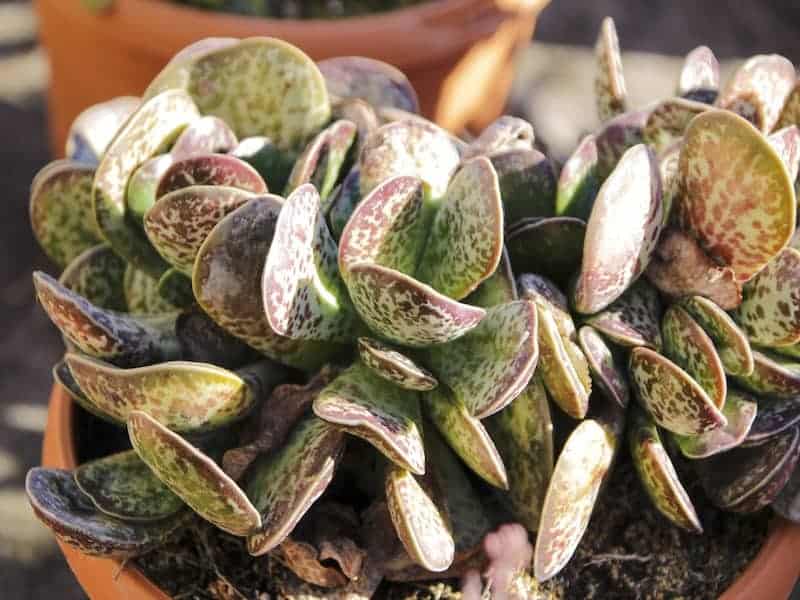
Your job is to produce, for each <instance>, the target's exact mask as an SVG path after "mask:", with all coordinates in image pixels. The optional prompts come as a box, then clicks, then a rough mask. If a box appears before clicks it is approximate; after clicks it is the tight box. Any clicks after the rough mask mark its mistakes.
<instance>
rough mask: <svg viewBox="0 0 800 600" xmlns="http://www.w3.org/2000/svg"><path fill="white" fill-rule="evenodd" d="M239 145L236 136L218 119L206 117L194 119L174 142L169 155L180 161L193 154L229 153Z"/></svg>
mask: <svg viewBox="0 0 800 600" xmlns="http://www.w3.org/2000/svg"><path fill="white" fill-rule="evenodd" d="M238 144H239V140H238V139H236V134H235V133H234V132H233V130H231V128H230V127H228V124H227V123H226V122H225V121H223V120H222V119H220V118H219V117H214V116H206V117H200V118H199V119H196V120H195V121H193V122H192V123H190V124H189V126H188V127H187V128H186V129H184V130H183V132H182V133H181V134H180V135H179V136H178V139H176V140H175V143H174V144H173V145H172V148H171V149H170V154H172V157H173V158H174V159H175V160H181V159H183V158H186V157H187V156H192V155H195V154H208V153H210V152H219V153H225V152H230V151H231V150H233V149H234V148H235V147H236V146H237V145H238Z"/></svg>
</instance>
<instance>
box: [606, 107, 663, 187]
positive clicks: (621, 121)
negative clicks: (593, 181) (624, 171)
mask: <svg viewBox="0 0 800 600" xmlns="http://www.w3.org/2000/svg"><path fill="white" fill-rule="evenodd" d="M649 116H650V111H649V110H647V109H643V110H632V111H630V112H626V113H623V114H621V115H619V116H617V117H614V118H613V119H611V120H610V121H608V122H607V123H605V124H604V125H603V127H602V129H600V130H599V131H598V132H597V133H596V134H595V146H596V147H597V169H598V173H599V174H600V177H601V179H605V178H606V177H608V175H609V174H610V173H611V172H612V171H613V170H614V167H616V166H617V163H618V162H619V161H620V159H621V158H622V156H623V155H624V154H625V152H626V151H627V150H628V149H630V148H633V147H634V146H636V145H637V144H641V143H643V142H644V126H645V124H646V123H647V117H649Z"/></svg>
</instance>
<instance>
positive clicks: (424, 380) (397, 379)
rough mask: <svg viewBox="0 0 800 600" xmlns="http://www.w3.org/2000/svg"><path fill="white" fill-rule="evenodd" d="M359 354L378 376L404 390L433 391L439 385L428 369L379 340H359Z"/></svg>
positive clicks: (365, 338)
mask: <svg viewBox="0 0 800 600" xmlns="http://www.w3.org/2000/svg"><path fill="white" fill-rule="evenodd" d="M358 354H359V356H360V357H361V361H362V362H363V363H364V364H365V365H366V366H367V367H369V368H370V369H372V371H373V372H374V373H375V374H376V375H378V376H380V377H382V378H383V379H385V380H386V381H390V382H392V383H394V384H395V385H397V386H399V387H401V388H403V389H406V390H416V391H421V392H422V391H427V390H432V389H433V388H435V387H436V386H437V385H438V382H437V381H436V378H435V377H434V376H433V375H432V374H431V373H430V372H429V371H428V370H427V369H425V368H424V367H422V366H420V365H418V364H417V363H415V362H414V361H413V360H412V359H411V358H409V357H408V356H406V355H405V354H402V353H401V352H399V351H398V350H396V349H395V348H393V347H391V346H389V345H387V344H384V343H383V342H380V341H378V340H375V339H372V338H367V337H360V338H358Z"/></svg>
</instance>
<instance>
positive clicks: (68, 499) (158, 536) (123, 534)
mask: <svg viewBox="0 0 800 600" xmlns="http://www.w3.org/2000/svg"><path fill="white" fill-rule="evenodd" d="M25 493H26V495H27V496H28V502H30V504H31V508H33V513H34V514H35V515H36V518H38V519H39V520H40V521H41V522H42V523H44V524H45V525H46V526H47V527H49V528H50V529H51V530H52V531H53V533H55V535H56V537H57V538H58V539H59V540H61V541H62V542H63V543H65V544H68V545H69V546H72V547H74V548H77V549H78V550H80V551H81V552H82V553H83V554H88V555H90V556H103V557H108V558H129V557H131V556H136V555H138V554H143V553H145V552H147V551H149V550H152V549H153V548H155V547H157V546H160V545H162V544H163V543H164V542H165V541H166V540H167V538H168V537H169V536H170V535H171V534H172V533H174V532H175V531H176V530H177V529H179V528H180V527H182V526H183V525H185V523H186V520H185V519H161V520H159V521H155V522H152V523H134V522H130V521H122V520H120V519H115V518H114V517H110V516H108V515H106V514H103V513H102V512H100V511H99V510H97V508H95V506H94V505H93V504H92V501H91V500H90V499H89V497H88V496H87V495H86V494H84V493H83V492H82V491H81V490H80V489H79V488H78V486H77V484H76V483H75V479H74V478H73V476H72V473H70V472H69V471H62V470H60V469H45V468H44V467H36V468H33V469H31V470H30V471H28V475H27V477H26V478H25Z"/></svg>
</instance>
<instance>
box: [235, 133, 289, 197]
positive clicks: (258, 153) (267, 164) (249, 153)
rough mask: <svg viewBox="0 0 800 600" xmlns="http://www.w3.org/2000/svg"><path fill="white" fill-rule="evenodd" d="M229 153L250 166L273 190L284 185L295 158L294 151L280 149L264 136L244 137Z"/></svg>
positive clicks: (280, 188) (279, 188)
mask: <svg viewBox="0 0 800 600" xmlns="http://www.w3.org/2000/svg"><path fill="white" fill-rule="evenodd" d="M231 155H233V156H235V157H236V158H240V159H241V160H243V161H245V162H246V163H247V164H249V165H250V166H252V167H253V168H254V169H255V170H256V171H258V174H259V175H261V177H262V179H263V180H264V181H265V182H266V183H267V184H268V185H269V187H270V188H271V189H273V190H282V189H283V188H284V187H286V182H287V181H288V180H289V173H291V171H292V166H293V165H294V161H295V159H296V158H297V155H296V154H295V153H294V152H287V151H284V150H281V149H280V148H278V146H276V145H275V143H274V142H273V141H272V140H270V139H269V138H267V137H264V136H253V137H247V138H244V139H243V140H242V141H241V142H239V145H238V146H236V148H234V149H233V150H232V151H231Z"/></svg>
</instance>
